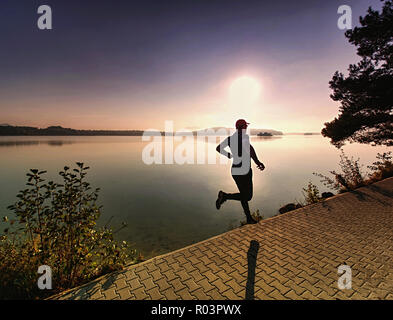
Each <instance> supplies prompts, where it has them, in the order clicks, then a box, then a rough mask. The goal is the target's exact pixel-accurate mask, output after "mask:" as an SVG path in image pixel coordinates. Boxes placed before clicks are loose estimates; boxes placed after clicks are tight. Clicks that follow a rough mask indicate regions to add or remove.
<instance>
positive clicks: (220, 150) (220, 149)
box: [216, 138, 232, 159]
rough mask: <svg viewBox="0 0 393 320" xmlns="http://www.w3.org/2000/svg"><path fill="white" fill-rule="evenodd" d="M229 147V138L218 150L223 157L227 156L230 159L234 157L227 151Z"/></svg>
mask: <svg viewBox="0 0 393 320" xmlns="http://www.w3.org/2000/svg"><path fill="white" fill-rule="evenodd" d="M227 146H228V138H227V139H225V140H224V141H222V142H221V143H220V144H219V145H218V146H217V148H216V150H217V152H218V153H221V154H222V155H223V156H226V157H227V158H228V159H231V158H232V155H231V154H230V153H229V152H228V151H226V150H225V148H226V147H227Z"/></svg>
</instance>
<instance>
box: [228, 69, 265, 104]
mask: <svg viewBox="0 0 393 320" xmlns="http://www.w3.org/2000/svg"><path fill="white" fill-rule="evenodd" d="M260 93H261V85H260V83H259V81H258V80H256V79H255V78H252V77H249V76H241V77H239V78H236V79H235V80H234V81H233V82H232V83H231V85H230V88H229V99H230V102H231V103H233V104H236V105H243V106H250V105H252V104H254V103H255V102H256V101H257V100H258V98H259V96H260Z"/></svg>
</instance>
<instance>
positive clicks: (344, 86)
mask: <svg viewBox="0 0 393 320" xmlns="http://www.w3.org/2000/svg"><path fill="white" fill-rule="evenodd" d="M383 2H384V4H383V9H382V11H381V12H379V11H375V10H373V9H372V8H371V7H370V8H369V9H368V11H367V14H366V16H364V17H360V24H361V26H360V27H355V28H354V29H352V30H348V31H347V32H346V33H345V36H346V37H347V38H348V40H349V42H350V43H351V44H353V45H355V46H356V47H357V54H358V55H359V56H360V57H361V58H362V59H361V61H360V62H359V63H357V64H351V65H350V66H349V69H348V71H349V75H348V76H347V77H344V75H343V74H342V73H340V72H338V71H336V73H335V74H334V76H333V78H332V80H331V81H330V82H329V84H330V88H331V89H332V90H333V94H332V95H331V98H332V99H333V100H334V101H339V102H341V106H340V111H339V115H338V117H336V118H335V119H334V120H333V121H331V122H328V123H325V128H324V129H323V130H322V135H323V136H325V137H329V138H330V139H331V143H332V144H334V145H335V146H336V147H341V146H342V145H343V144H344V143H345V142H346V141H349V142H359V143H367V144H372V145H387V146H392V145H393V121H392V120H393V5H392V1H383Z"/></svg>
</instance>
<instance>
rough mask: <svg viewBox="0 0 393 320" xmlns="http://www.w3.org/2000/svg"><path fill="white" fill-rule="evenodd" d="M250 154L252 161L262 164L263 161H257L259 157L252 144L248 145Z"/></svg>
mask: <svg viewBox="0 0 393 320" xmlns="http://www.w3.org/2000/svg"><path fill="white" fill-rule="evenodd" d="M250 156H251V159H252V160H254V162H255V163H256V164H257V165H261V164H262V165H263V163H262V162H260V161H259V159H258V157H257V153H256V152H255V149H254V147H253V146H252V145H250Z"/></svg>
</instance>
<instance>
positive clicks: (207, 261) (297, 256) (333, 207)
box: [54, 178, 393, 300]
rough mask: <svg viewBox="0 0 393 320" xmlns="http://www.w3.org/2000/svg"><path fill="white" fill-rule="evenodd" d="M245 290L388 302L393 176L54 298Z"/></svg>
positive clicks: (392, 268) (206, 295) (221, 294)
mask: <svg viewBox="0 0 393 320" xmlns="http://www.w3.org/2000/svg"><path fill="white" fill-rule="evenodd" d="M252 240H255V241H257V242H258V243H259V250H258V254H257V256H255V251H254V259H253V253H252V252H251V253H249V254H248V253H247V252H248V251H249V248H250V241H252ZM258 243H256V242H254V246H257V245H258ZM247 257H248V258H247ZM255 258H256V263H255ZM253 262H254V263H253ZM344 263H345V264H347V265H349V266H351V268H352V289H346V290H339V289H338V287H337V280H338V277H339V276H338V274H337V268H338V266H339V265H341V264H344ZM255 264H256V268H255V267H254V266H255ZM249 266H250V267H249ZM248 268H250V270H248ZM254 268H255V281H254V282H253V281H252V275H253V272H254ZM246 292H247V295H248V296H249V297H250V296H251V297H252V295H253V294H254V296H255V299H336V298H339V299H348V298H349V299H393V178H390V179H386V180H384V181H381V182H378V183H376V184H374V185H372V186H369V187H366V188H361V189H358V190H357V191H356V192H353V193H345V194H343V195H339V196H335V197H333V198H331V199H329V200H327V201H325V202H323V203H320V204H315V205H311V206H308V207H306V208H302V209H298V210H296V211H292V212H289V213H286V214H283V215H280V216H277V217H274V218H270V219H267V220H264V221H262V222H260V223H259V224H257V225H247V226H243V227H241V228H238V229H235V230H232V231H230V232H227V233H224V234H222V235H219V236H217V237H214V238H211V239H208V240H205V241H202V242H199V243H196V244H194V245H191V246H188V247H186V248H183V249H180V250H177V251H174V252H171V253H168V254H165V255H162V256H158V257H155V258H153V259H150V260H148V261H145V262H143V263H141V264H138V265H133V266H129V267H127V268H126V269H124V270H122V271H119V272H116V273H112V274H109V275H106V276H104V277H101V278H99V279H97V280H95V281H93V282H90V283H88V284H86V285H83V286H81V287H79V288H75V289H72V290H69V291H67V292H64V293H62V294H60V295H58V296H56V297H54V298H56V299H100V300H101V299H244V298H245V296H246Z"/></svg>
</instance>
